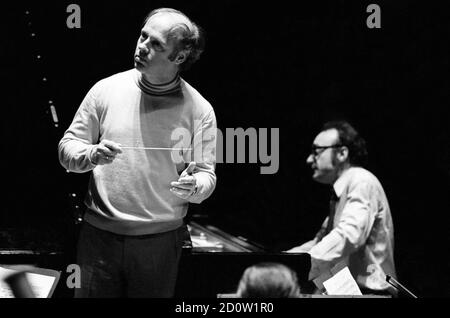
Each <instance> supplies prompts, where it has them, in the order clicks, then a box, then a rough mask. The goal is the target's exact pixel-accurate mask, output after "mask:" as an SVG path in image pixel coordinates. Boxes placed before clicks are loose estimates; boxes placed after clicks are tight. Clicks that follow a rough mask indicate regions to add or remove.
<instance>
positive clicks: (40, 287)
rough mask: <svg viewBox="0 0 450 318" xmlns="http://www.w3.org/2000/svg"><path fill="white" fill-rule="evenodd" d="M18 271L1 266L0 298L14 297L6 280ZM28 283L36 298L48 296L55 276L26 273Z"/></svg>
mask: <svg viewBox="0 0 450 318" xmlns="http://www.w3.org/2000/svg"><path fill="white" fill-rule="evenodd" d="M17 272H18V271H16V270H12V269H8V268H4V267H0V298H14V294H13V292H12V290H11V287H10V286H9V285H8V283H6V282H5V281H4V279H5V278H6V277H8V276H9V275H12V274H14V273H17ZM26 277H27V280H28V283H29V284H30V287H31V290H32V291H33V294H34V295H35V297H36V298H47V297H48V296H49V294H50V291H51V289H52V287H53V284H54V282H55V279H56V278H55V277H53V276H47V275H41V274H36V273H26Z"/></svg>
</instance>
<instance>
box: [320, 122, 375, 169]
mask: <svg viewBox="0 0 450 318" xmlns="http://www.w3.org/2000/svg"><path fill="white" fill-rule="evenodd" d="M330 129H336V130H337V132H338V135H339V141H338V143H339V144H341V145H343V146H346V147H347V148H348V152H349V162H350V164H352V165H354V166H365V165H367V163H368V159H369V158H368V153H367V148H366V141H365V140H364V139H363V138H362V137H361V136H360V134H359V133H358V132H357V131H356V129H355V128H353V126H352V125H350V123H348V122H347V121H345V120H339V121H330V122H327V123H325V124H324V125H323V127H322V131H325V130H330Z"/></svg>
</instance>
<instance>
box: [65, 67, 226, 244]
mask: <svg viewBox="0 0 450 318" xmlns="http://www.w3.org/2000/svg"><path fill="white" fill-rule="evenodd" d="M216 127H217V125H216V118H215V114H214V110H213V108H212V107H211V105H210V104H209V102H208V101H207V100H206V99H204V98H203V97H202V96H201V95H200V94H199V93H198V92H197V91H196V90H195V89H194V88H193V87H192V86H190V85H189V84H188V83H187V82H185V81H184V80H183V79H181V78H180V77H177V78H175V80H174V81H172V82H171V83H168V84H166V85H151V84H150V83H148V82H145V81H144V80H143V78H142V76H141V74H140V73H139V72H138V71H137V70H135V69H132V70H129V71H126V72H122V73H118V74H116V75H113V76H111V77H108V78H106V79H103V80H101V81H99V82H98V83H96V84H95V85H94V86H93V87H92V88H91V90H90V91H89V92H88V94H87V95H86V97H85V98H84V100H83V102H82V103H81V105H80V107H79V109H78V111H77V113H76V115H75V117H74V119H73V122H72V124H71V125H70V127H69V128H68V129H67V131H66V132H65V134H64V136H63V138H62V139H61V141H60V143H59V147H58V151H59V160H60V162H61V164H62V165H63V166H64V167H65V168H66V169H68V170H69V171H72V172H77V173H83V172H88V171H92V174H91V178H90V182H89V189H88V193H87V196H86V199H85V203H86V205H87V207H88V209H87V212H86V215H85V220H86V221H87V222H88V223H90V224H92V225H94V226H96V227H98V228H101V229H104V230H107V231H110V232H113V233H117V234H123V235H143V234H152V233H160V232H165V231H170V230H173V229H176V228H178V227H179V226H180V225H181V224H182V222H183V218H184V217H185V216H186V213H187V209H188V204H189V202H192V203H200V202H202V201H203V200H205V199H206V198H208V197H209V196H210V195H211V193H212V192H213V190H214V188H215V185H216V175H215V172H214V170H215V148H216ZM177 128H178V129H179V128H182V129H183V130H184V131H186V132H189V134H190V136H191V139H189V140H188V144H183V148H184V146H186V145H187V146H188V147H190V148H192V151H182V152H181V153H179V154H178V155H179V156H182V157H183V159H184V161H185V162H180V161H179V160H174V156H173V152H172V151H166V150H143V149H140V148H148V147H155V148H174V147H176V146H179V143H180V140H179V139H176V140H174V138H173V135H172V134H173V132H174V130H175V129H177ZM103 139H107V140H110V141H114V142H117V143H119V144H121V145H122V146H123V147H136V148H138V149H123V152H122V153H121V154H118V155H117V157H116V159H115V160H114V161H113V163H111V164H107V165H99V166H96V165H95V164H93V163H92V162H91V160H90V154H91V151H92V149H93V147H94V145H96V144H98V143H99V142H100V141H101V140H103ZM183 141H186V139H183ZM189 161H195V162H196V163H197V165H196V168H195V170H194V175H195V177H196V179H197V185H198V191H197V193H196V194H194V195H193V196H191V197H189V199H188V200H184V199H181V198H179V197H177V196H176V195H175V194H173V193H172V192H171V191H170V187H171V186H170V183H171V182H172V181H177V180H178V178H179V175H180V173H181V172H182V171H183V170H184V169H185V168H186V166H187V164H186V163H188V162H189Z"/></svg>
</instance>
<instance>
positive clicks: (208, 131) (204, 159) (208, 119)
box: [188, 110, 217, 203]
mask: <svg viewBox="0 0 450 318" xmlns="http://www.w3.org/2000/svg"><path fill="white" fill-rule="evenodd" d="M216 140H217V122H216V116H215V114H214V110H210V112H209V113H208V114H207V115H206V116H205V117H204V118H203V120H202V121H201V124H200V125H198V127H196V130H195V132H194V138H193V150H194V151H193V160H194V161H195V162H196V168H195V170H194V175H195V178H196V179H197V187H198V190H197V192H196V193H195V194H194V195H192V196H191V197H190V198H189V199H188V201H189V202H191V203H201V202H202V201H203V200H205V199H207V198H208V197H209V196H210V195H211V194H212V193H213V191H214V189H215V187H216V179H217V178H216V174H215V166H216Z"/></svg>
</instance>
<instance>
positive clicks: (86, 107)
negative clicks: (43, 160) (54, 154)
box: [58, 84, 100, 173]
mask: <svg viewBox="0 0 450 318" xmlns="http://www.w3.org/2000/svg"><path fill="white" fill-rule="evenodd" d="M97 91H98V84H96V85H95V86H94V87H93V88H92V89H91V90H90V91H89V92H88V93H87V95H86V97H85V98H84V100H83V102H82V103H81V105H80V107H79V108H78V111H77V112H76V114H75V116H74V119H73V121H72V123H71V125H70V127H69V128H68V129H67V130H66V132H65V133H64V136H63V138H62V139H61V141H60V142H59V145H58V155H59V162H60V163H61V165H62V166H63V167H64V168H66V169H67V170H69V171H71V172H76V173H83V172H88V171H91V170H92V169H94V168H95V165H94V164H93V163H92V162H91V159H90V158H91V152H92V150H93V148H94V145H95V144H97V142H98V140H99V136H100V123H99V122H100V119H99V117H100V116H99V113H100V112H99V109H98V105H97V101H96V95H97Z"/></svg>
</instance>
